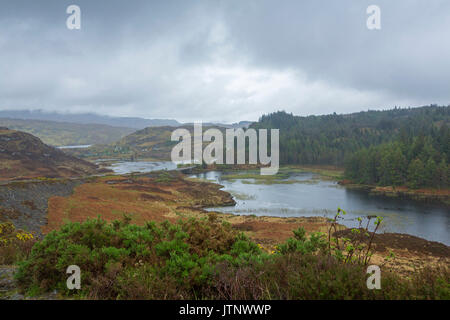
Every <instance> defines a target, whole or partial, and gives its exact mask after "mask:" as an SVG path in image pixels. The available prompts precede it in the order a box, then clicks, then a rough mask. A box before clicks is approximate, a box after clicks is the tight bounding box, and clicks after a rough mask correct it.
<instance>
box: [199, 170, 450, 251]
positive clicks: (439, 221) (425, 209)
mask: <svg viewBox="0 0 450 320" xmlns="http://www.w3.org/2000/svg"><path fill="white" fill-rule="evenodd" d="M224 174H226V173H221V172H217V171H212V172H206V173H201V174H196V175H192V177H196V178H201V179H207V180H210V181H214V182H217V183H220V184H222V185H223V186H224V190H226V191H229V192H230V193H231V194H234V195H239V196H235V197H234V198H235V200H236V203H237V204H236V206H235V207H225V208H211V209H210V210H216V211H221V212H228V213H235V214H242V215H257V216H263V215H266V216H280V217H299V216H324V217H330V218H332V217H334V214H335V212H336V209H337V208H338V207H341V208H344V209H345V210H346V211H347V215H346V216H345V221H344V222H343V223H344V224H345V225H347V226H349V227H356V226H357V225H358V222H357V217H361V216H368V215H377V216H383V217H384V223H383V224H382V228H381V231H382V232H383V231H384V232H398V233H408V234H412V235H416V236H418V237H422V238H425V239H428V240H434V241H439V242H443V243H445V244H447V245H450V236H449V231H450V212H449V210H448V208H447V207H445V206H441V205H438V204H428V203H423V202H419V201H414V200H408V199H398V198H390V197H386V196H379V195H377V196H375V195H369V194H368V193H367V192H364V191H361V190H350V189H346V188H344V187H341V186H339V185H338V184H337V183H336V182H334V181H325V180H320V179H318V176H317V175H314V174H312V173H300V174H299V173H296V174H294V175H292V176H290V177H289V179H288V180H292V179H293V180H296V181H298V182H299V183H287V184H258V183H257V181H255V180H253V179H247V180H246V179H237V180H227V179H223V175H224Z"/></svg>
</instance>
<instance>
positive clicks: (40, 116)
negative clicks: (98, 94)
mask: <svg viewBox="0 0 450 320" xmlns="http://www.w3.org/2000/svg"><path fill="white" fill-rule="evenodd" d="M0 118H11V119H22V120H44V121H58V122H70V123H80V124H103V125H108V126H114V127H125V128H134V129H143V128H146V127H154V126H178V125H180V123H179V122H178V121H176V120H170V119H143V118H136V117H110V116H104V115H99V114H95V113H75V114H68V113H57V112H45V111H42V110H34V111H29V110H3V111H2V110H0Z"/></svg>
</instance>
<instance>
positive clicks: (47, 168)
mask: <svg viewBox="0 0 450 320" xmlns="http://www.w3.org/2000/svg"><path fill="white" fill-rule="evenodd" d="M98 172H99V171H98V169H97V166H96V165H94V164H92V163H90V162H87V161H84V160H81V159H78V158H75V157H73V156H70V155H67V154H65V153H64V152H62V151H61V150H58V149H56V148H53V147H50V146H48V145H46V144H44V143H43V142H42V141H41V140H40V139H38V138H36V137H34V136H32V135H31V134H28V133H25V132H21V131H16V130H10V129H8V128H5V127H0V180H24V179H32V178H40V177H45V178H61V177H77V176H86V175H92V174H95V173H98Z"/></svg>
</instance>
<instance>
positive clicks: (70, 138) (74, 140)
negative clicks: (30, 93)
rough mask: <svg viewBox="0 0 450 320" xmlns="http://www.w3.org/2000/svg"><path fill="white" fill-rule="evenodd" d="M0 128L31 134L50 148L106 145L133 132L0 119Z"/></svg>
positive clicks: (98, 127) (113, 128) (38, 121)
mask: <svg viewBox="0 0 450 320" xmlns="http://www.w3.org/2000/svg"><path fill="white" fill-rule="evenodd" d="M0 126H2V127H7V128H10V129H12V130H18V131H23V132H27V133H29V134H32V135H34V136H36V137H38V138H39V139H41V140H42V141H43V142H44V143H46V144H49V145H52V146H71V145H89V144H96V143H97V144H108V143H112V142H114V141H117V140H120V139H121V138H122V137H124V136H126V135H127V134H130V133H132V132H133V131H135V130H134V129H132V128H126V127H113V126H109V125H103V124H81V123H70V122H58V121H45V120H31V119H28V120H23V119H9V118H0Z"/></svg>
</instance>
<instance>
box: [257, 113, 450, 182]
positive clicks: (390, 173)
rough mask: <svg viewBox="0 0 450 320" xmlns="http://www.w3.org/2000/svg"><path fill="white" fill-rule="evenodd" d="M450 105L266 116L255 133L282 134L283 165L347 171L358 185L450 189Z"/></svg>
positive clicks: (281, 151) (259, 122) (261, 119)
mask: <svg viewBox="0 0 450 320" xmlns="http://www.w3.org/2000/svg"><path fill="white" fill-rule="evenodd" d="M449 124H450V106H436V105H431V106H425V107H419V108H403V109H402V108H394V109H391V110H383V111H366V112H358V113H353V114H345V115H338V114H336V113H334V114H330V115H323V116H308V117H301V116H294V115H292V114H290V113H286V112H284V111H278V112H275V113H272V114H268V115H263V116H262V117H261V118H260V119H259V121H258V122H257V123H254V124H253V125H252V128H255V129H259V128H267V129H271V128H272V129H275V128H278V129H280V163H281V164H304V165H308V164H319V165H335V166H340V167H345V168H346V175H347V176H348V177H349V178H350V179H352V180H355V181H357V182H360V183H368V184H380V185H405V184H407V185H410V186H411V187H423V186H429V187H433V186H436V187H448V164H449V159H448V157H449V155H450V145H449V144H450V136H449Z"/></svg>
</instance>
